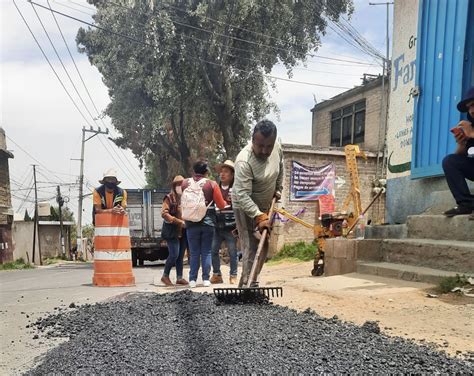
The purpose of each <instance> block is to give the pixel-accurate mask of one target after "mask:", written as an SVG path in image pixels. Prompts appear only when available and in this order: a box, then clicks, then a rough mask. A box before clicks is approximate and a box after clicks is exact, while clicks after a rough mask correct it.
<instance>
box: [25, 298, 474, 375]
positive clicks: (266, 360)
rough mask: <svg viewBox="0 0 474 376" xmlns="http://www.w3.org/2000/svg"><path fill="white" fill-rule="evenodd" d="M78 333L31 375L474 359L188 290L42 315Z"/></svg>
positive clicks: (460, 366)
mask: <svg viewBox="0 0 474 376" xmlns="http://www.w3.org/2000/svg"><path fill="white" fill-rule="evenodd" d="M33 326H34V327H36V328H37V330H38V334H39V338H42V337H49V338H51V337H68V338H69V341H67V342H64V343H62V344H60V345H59V346H58V347H56V348H54V349H52V350H51V351H49V352H48V353H47V354H46V355H45V356H44V357H43V358H42V359H40V361H39V362H40V363H39V365H38V366H37V367H36V368H34V369H32V370H30V371H28V372H27V373H26V374H27V375H47V374H61V375H82V374H87V375H94V374H100V375H131V374H132V375H135V374H138V375H141V374H180V375H183V374H197V375H209V374H250V373H252V374H275V375H276V374H278V375H281V374H289V373H291V374H296V373H298V374H320V373H334V374H335V373H383V374H387V373H393V374H394V373H414V372H416V373H429V374H432V373H448V374H455V373H462V374H473V373H474V364H473V363H472V362H470V361H468V360H461V359H455V358H450V357H448V356H447V355H446V354H444V353H440V352H436V351H435V350H433V349H432V348H430V347H428V346H420V345H417V344H415V343H413V342H411V341H409V340H406V339H402V338H399V337H388V336H386V335H383V334H380V329H379V328H378V325H377V323H375V322H366V323H365V324H364V325H363V326H361V327H359V326H356V325H354V324H350V323H346V322H342V321H340V320H338V319H337V318H336V317H334V318H332V319H327V318H323V317H321V316H319V315H317V314H316V313H315V312H313V311H312V310H310V309H307V310H306V311H303V312H297V311H296V310H293V309H290V308H287V307H282V306H278V305H273V304H260V305H238V304H234V305H227V304H218V303H216V300H215V298H214V296H213V295H211V294H200V293H194V292H191V291H190V290H183V291H180V292H175V293H171V294H154V293H133V294H130V295H128V296H127V297H126V298H124V299H122V300H116V301H109V302H106V303H98V304H94V305H89V304H85V305H82V306H76V308H75V309H73V310H67V311H59V312H55V313H54V314H51V315H49V316H46V317H43V318H40V319H38V320H37V321H36V322H35V323H34V325H33Z"/></svg>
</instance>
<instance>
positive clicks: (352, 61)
mask: <svg viewBox="0 0 474 376" xmlns="http://www.w3.org/2000/svg"><path fill="white" fill-rule="evenodd" d="M69 2H70V3H73V4H76V5H78V6H80V7H82V8H85V9H89V10H90V11H93V12H95V11H96V9H94V8H91V7H88V6H85V5H83V4H80V3H77V2H75V1H72V0H69ZM106 2H107V3H109V4H112V5H114V6H117V7H121V8H125V9H128V10H130V11H134V12H135V10H134V9H133V8H130V7H127V6H125V5H122V4H118V3H114V2H112V1H106ZM161 5H162V6H163V7H168V8H171V9H175V10H178V11H180V12H182V13H186V14H188V15H189V10H185V9H181V8H178V7H175V6H172V5H170V4H163V3H162V4H161ZM63 6H66V5H63ZM66 7H67V8H70V9H74V10H76V11H78V12H81V13H84V14H87V15H89V16H93V14H90V13H87V12H84V11H81V10H79V9H77V8H74V7H71V6H66ZM193 16H198V17H201V18H204V19H208V20H211V21H214V22H216V23H221V24H223V25H227V26H230V27H233V28H236V29H240V30H245V31H247V32H250V33H254V34H256V35H261V36H264V37H266V38H270V39H274V40H276V41H279V42H284V41H283V40H281V39H278V38H276V37H273V36H271V35H268V34H264V33H259V32H256V31H253V30H250V29H246V28H242V27H238V26H235V25H232V24H230V23H227V22H224V21H220V20H215V19H213V18H210V17H208V16H204V15H200V14H195V15H193ZM170 19H171V18H170ZM171 21H172V22H176V23H178V22H179V21H175V20H173V19H171ZM139 24H141V25H144V24H143V23H139ZM182 26H189V27H193V28H198V29H200V30H203V31H205V32H208V33H212V34H216V33H215V32H214V31H212V30H209V29H205V28H202V27H198V26H193V25H189V24H182ZM217 35H219V34H217ZM184 37H188V38H192V39H195V40H198V41H201V42H205V43H209V41H207V40H202V39H199V38H193V37H191V36H188V35H184ZM226 37H230V38H233V37H231V36H227V35H226ZM239 40H242V41H245V42H247V43H253V44H258V45H259V46H260V45H262V44H260V43H258V42H254V41H251V40H248V39H242V38H240V39H239ZM216 44H218V45H221V46H225V47H229V48H231V49H235V50H239V51H245V52H251V51H249V50H247V49H243V48H237V47H235V46H228V45H224V44H221V43H217V42H216ZM262 46H264V47H269V48H273V49H275V48H279V49H281V50H284V51H287V52H289V50H288V49H285V48H281V47H275V46H271V45H265V44H263V45H262ZM295 46H297V45H296V44H295ZM263 54H264V55H265V53H263ZM266 55H268V54H266ZM308 55H309V56H311V57H314V58H318V59H327V60H335V61H344V62H350V63H353V64H360V65H372V64H371V63H369V62H364V61H360V60H359V61H356V60H348V59H337V58H333V57H328V56H322V55H316V54H308ZM334 55H337V54H334ZM269 56H273V55H269ZM337 56H341V57H346V58H351V57H348V56H345V55H337ZM351 59H352V58H351ZM319 63H321V62H319ZM321 64H330V63H321Z"/></svg>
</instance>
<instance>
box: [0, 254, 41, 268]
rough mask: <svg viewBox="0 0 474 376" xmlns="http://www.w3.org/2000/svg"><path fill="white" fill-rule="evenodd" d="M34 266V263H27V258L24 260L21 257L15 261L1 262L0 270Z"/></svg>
mask: <svg viewBox="0 0 474 376" xmlns="http://www.w3.org/2000/svg"><path fill="white" fill-rule="evenodd" d="M33 268H34V266H33V265H31V264H27V263H25V260H23V259H22V258H21V257H20V258H19V259H18V260H16V261H13V262H6V263H5V264H0V270H19V269H33Z"/></svg>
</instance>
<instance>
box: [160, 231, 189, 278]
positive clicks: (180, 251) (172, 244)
mask: <svg viewBox="0 0 474 376" xmlns="http://www.w3.org/2000/svg"><path fill="white" fill-rule="evenodd" d="M166 242H167V243H168V258H167V259H166V263H165V269H164V271H163V276H164V277H169V276H170V272H171V268H172V267H173V266H176V279H181V278H183V258H184V251H185V250H186V237H185V236H183V237H182V238H180V239H172V240H167V241H166Z"/></svg>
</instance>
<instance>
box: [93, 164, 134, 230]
mask: <svg viewBox="0 0 474 376" xmlns="http://www.w3.org/2000/svg"><path fill="white" fill-rule="evenodd" d="M99 183H100V184H102V185H101V186H99V187H97V188H96V189H94V193H93V202H94V208H93V221H94V224H95V215H96V214H97V213H112V214H118V215H124V214H125V209H126V207H127V191H126V190H125V189H122V188H120V187H119V186H118V185H119V184H120V183H121V182H120V181H119V180H118V179H117V172H116V171H115V170H114V169H113V168H110V169H108V170H107V171H106V172H105V173H104V177H103V178H102V180H99Z"/></svg>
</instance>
